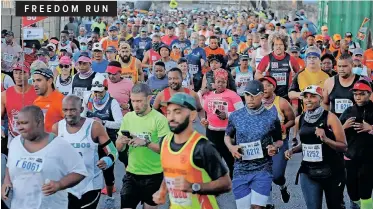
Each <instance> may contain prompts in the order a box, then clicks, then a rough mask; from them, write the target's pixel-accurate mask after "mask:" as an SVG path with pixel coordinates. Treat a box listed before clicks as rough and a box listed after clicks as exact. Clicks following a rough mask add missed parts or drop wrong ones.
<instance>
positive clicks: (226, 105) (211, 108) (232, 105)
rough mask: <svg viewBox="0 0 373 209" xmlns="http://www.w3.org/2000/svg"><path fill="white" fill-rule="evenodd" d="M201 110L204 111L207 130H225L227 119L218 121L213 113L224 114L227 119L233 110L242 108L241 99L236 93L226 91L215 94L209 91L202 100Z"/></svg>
mask: <svg viewBox="0 0 373 209" xmlns="http://www.w3.org/2000/svg"><path fill="white" fill-rule="evenodd" d="M202 102H203V109H204V110H205V111H206V114H207V120H208V122H209V128H210V129H212V130H225V128H226V127H227V125H228V118H227V119H225V120H220V119H219V118H218V115H217V114H216V113H215V111H217V110H219V111H220V112H225V114H226V115H227V117H228V116H229V115H230V114H231V113H232V112H233V111H235V110H238V109H241V108H242V107H244V104H243V102H242V100H241V97H239V96H238V95H237V93H236V92H234V91H232V90H229V89H226V90H225V91H224V92H222V93H220V94H217V93H215V91H210V92H209V93H207V94H205V95H204V96H203V99H202Z"/></svg>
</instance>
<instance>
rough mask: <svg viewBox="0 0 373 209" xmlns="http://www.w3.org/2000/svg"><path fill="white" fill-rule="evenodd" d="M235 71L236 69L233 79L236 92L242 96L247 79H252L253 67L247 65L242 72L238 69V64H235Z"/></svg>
mask: <svg viewBox="0 0 373 209" xmlns="http://www.w3.org/2000/svg"><path fill="white" fill-rule="evenodd" d="M235 71H236V78H235V79H234V80H235V83H236V87H237V94H238V95H239V96H244V90H245V87H246V84H247V83H248V82H249V81H251V80H254V72H253V69H252V68H251V67H250V66H249V67H248V68H247V72H245V73H242V72H241V71H240V66H237V67H235Z"/></svg>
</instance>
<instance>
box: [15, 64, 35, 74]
mask: <svg viewBox="0 0 373 209" xmlns="http://www.w3.org/2000/svg"><path fill="white" fill-rule="evenodd" d="M12 68H13V70H23V71H25V72H28V73H30V71H31V69H30V65H29V64H28V62H17V63H15V64H14V65H13V67H12Z"/></svg>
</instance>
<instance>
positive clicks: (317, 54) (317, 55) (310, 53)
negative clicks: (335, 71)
mask: <svg viewBox="0 0 373 209" xmlns="http://www.w3.org/2000/svg"><path fill="white" fill-rule="evenodd" d="M310 56H314V57H318V58H320V54H319V53H317V52H308V53H307V56H306V57H310Z"/></svg>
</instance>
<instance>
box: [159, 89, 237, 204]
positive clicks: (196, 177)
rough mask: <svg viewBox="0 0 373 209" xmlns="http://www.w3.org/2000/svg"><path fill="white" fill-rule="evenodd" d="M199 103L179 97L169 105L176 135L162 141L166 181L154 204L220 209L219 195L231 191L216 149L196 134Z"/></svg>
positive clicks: (229, 182) (178, 94) (176, 95)
mask: <svg viewBox="0 0 373 209" xmlns="http://www.w3.org/2000/svg"><path fill="white" fill-rule="evenodd" d="M196 110H197V102H196V100H195V98H193V97H192V96H191V95H188V94H185V93H176V94H174V95H173V96H172V98H171V99H170V100H169V101H168V102H167V112H168V113H167V119H168V121H169V126H170V130H171V132H172V133H170V134H168V135H166V136H165V137H164V138H163V139H161V140H160V143H159V144H160V148H161V149H160V154H161V164H162V168H163V175H164V180H163V182H162V185H161V188H160V189H159V190H158V192H156V193H155V194H154V195H153V201H154V202H155V203H157V204H164V203H165V200H166V194H167V192H168V193H169V199H170V203H171V207H170V209H218V208H219V206H218V203H217V201H216V195H218V194H222V193H225V192H228V191H229V190H230V189H231V184H232V183H231V180H230V177H229V174H228V170H227V168H226V166H225V164H224V163H223V162H222V158H221V157H220V155H219V153H218V151H217V150H216V149H215V146H214V145H213V144H212V142H211V141H209V140H208V139H207V138H206V137H205V136H202V135H201V134H199V133H198V132H196V131H194V130H193V121H194V120H195V119H196V118H197V111H196Z"/></svg>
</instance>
